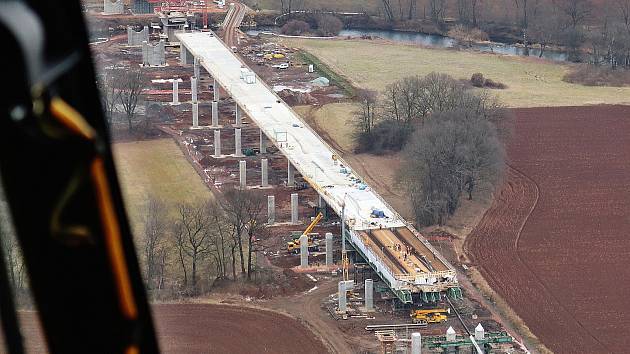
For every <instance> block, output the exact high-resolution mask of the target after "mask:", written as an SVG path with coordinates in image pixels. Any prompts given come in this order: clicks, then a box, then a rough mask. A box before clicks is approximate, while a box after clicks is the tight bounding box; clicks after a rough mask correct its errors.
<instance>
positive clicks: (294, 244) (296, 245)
mask: <svg viewBox="0 0 630 354" xmlns="http://www.w3.org/2000/svg"><path fill="white" fill-rule="evenodd" d="M323 217H324V214H322V213H321V212H320V213H317V216H316V217H315V219H313V221H311V223H310V225H308V227H307V228H306V230H304V232H303V233H302V236H303V235H306V236H307V237H308V234H310V233H311V231H313V229H314V228H315V226H316V225H317V224H318V223H319V221H320V220H321V219H322V218H323ZM312 243H313V240H311V238H310V237H309V239H308V245H309V247H311V246H312ZM299 249H300V239H299V238H298V239H297V240H293V241H289V242H287V252H295V251H297V250H299Z"/></svg>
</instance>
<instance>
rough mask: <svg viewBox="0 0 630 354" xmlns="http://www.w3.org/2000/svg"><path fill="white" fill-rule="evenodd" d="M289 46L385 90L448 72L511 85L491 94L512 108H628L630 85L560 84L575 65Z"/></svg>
mask: <svg viewBox="0 0 630 354" xmlns="http://www.w3.org/2000/svg"><path fill="white" fill-rule="evenodd" d="M278 40H279V41H281V42H283V43H284V44H286V45H287V46H289V47H298V48H302V49H305V50H306V51H308V52H309V53H311V54H313V55H315V56H316V57H318V58H319V59H320V60H321V61H322V62H324V63H325V64H326V65H328V66H329V67H330V68H332V69H333V70H334V71H335V72H337V73H339V74H341V75H343V76H345V77H346V78H347V79H348V80H349V81H350V82H352V83H353V84H354V85H356V86H359V87H362V88H369V89H373V90H379V91H380V90H382V89H383V88H384V87H385V86H386V85H388V84H390V83H392V82H394V81H396V80H399V79H401V78H404V77H407V76H412V75H426V74H428V73H430V72H434V71H435V72H443V73H447V74H449V75H451V76H453V77H455V78H458V79H466V80H468V79H470V77H471V75H472V74H473V73H476V72H481V73H483V74H484V76H485V77H486V78H490V79H492V80H494V81H499V82H502V83H504V84H506V85H508V89H505V90H490V93H493V94H496V95H497V96H498V97H499V98H500V99H501V100H502V102H503V103H504V104H506V105H507V106H509V107H545V106H573V105H591V104H617V103H620V104H630V87H624V88H617V87H586V86H582V85H576V84H569V83H566V82H563V81H562V77H563V76H564V74H565V73H566V72H567V71H568V70H570V68H571V66H570V65H566V64H558V63H553V62H549V61H545V60H539V59H537V58H523V57H514V56H501V55H495V54H492V53H478V52H472V51H456V50H447V49H427V48H422V47H419V46H416V45H404V44H392V43H388V42H385V41H368V40H312V39H287V38H282V39H278Z"/></svg>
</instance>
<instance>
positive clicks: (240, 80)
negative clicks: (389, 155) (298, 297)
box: [175, 31, 461, 303]
mask: <svg viewBox="0 0 630 354" xmlns="http://www.w3.org/2000/svg"><path fill="white" fill-rule="evenodd" d="M175 35H176V37H177V39H178V40H179V41H180V47H181V53H180V58H181V60H182V62H183V63H190V64H192V63H195V64H196V66H199V67H202V68H204V69H205V70H206V71H207V72H208V73H209V74H210V75H211V76H212V77H213V79H214V80H215V91H216V88H217V87H218V86H217V85H220V87H221V88H223V89H224V90H225V91H226V92H227V93H228V94H229V95H230V96H231V97H232V98H233V100H234V101H235V102H236V105H237V107H236V111H237V120H238V119H239V118H238V111H242V112H244V113H245V114H247V115H248V116H249V117H250V118H251V119H252V121H253V122H255V123H256V124H257V125H258V127H259V128H260V129H261V132H262V133H263V134H264V135H265V136H266V137H267V139H269V140H270V141H271V142H273V143H274V144H275V145H276V146H277V148H278V149H279V150H280V151H281V152H282V153H283V154H284V155H285V156H286V157H287V159H288V160H289V164H290V168H295V169H296V170H297V171H298V172H300V173H301V174H302V176H303V177H304V179H305V180H306V181H307V182H308V183H309V184H310V185H311V186H312V187H313V188H314V189H315V190H316V191H317V192H318V193H319V195H320V196H321V197H322V198H323V199H324V200H325V201H326V203H327V204H328V205H329V206H330V207H331V208H332V209H333V210H334V211H335V212H336V213H337V214H338V215H340V216H341V217H342V220H343V223H344V225H345V227H344V228H343V229H345V236H346V239H347V240H349V242H350V243H351V245H352V246H353V248H354V249H355V250H356V251H357V252H358V253H359V254H360V255H361V256H362V257H363V258H364V259H365V260H366V261H367V262H368V263H369V264H370V266H371V267H372V268H373V269H374V271H375V272H376V273H377V274H378V275H379V276H380V277H381V279H382V280H383V281H384V282H385V283H386V284H387V285H388V286H389V288H390V289H391V290H392V291H393V292H394V294H396V296H397V297H398V298H399V299H400V300H401V301H402V302H403V303H413V302H415V301H424V302H434V301H437V300H439V299H440V298H441V297H442V296H443V295H444V294H445V293H447V294H449V295H450V296H453V297H459V296H461V291H460V289H459V285H458V282H457V277H456V272H455V270H454V268H453V266H452V265H451V264H449V263H448V261H446V259H444V257H443V256H442V255H440V254H439V253H438V252H437V251H436V250H435V249H434V248H433V246H431V244H430V243H429V242H428V241H427V240H426V239H425V238H424V237H423V236H422V235H421V234H419V233H418V232H417V231H416V230H415V228H414V227H413V226H411V225H410V224H409V223H407V222H406V221H405V220H404V219H403V218H402V217H401V216H400V215H399V214H398V213H397V212H396V211H395V210H394V209H393V208H392V207H391V206H390V205H389V204H387V202H385V200H383V198H381V197H380V195H378V193H376V191H374V190H373V189H372V188H370V187H369V186H368V185H366V184H365V182H363V180H362V178H361V176H359V175H358V174H356V173H355V172H354V171H353V170H352V168H351V167H350V166H349V165H348V164H347V163H345V162H344V161H343V160H342V159H341V158H340V157H339V156H338V155H337V153H336V152H335V151H334V150H333V149H332V148H331V147H330V146H328V144H326V142H325V141H324V140H323V139H322V138H320V137H319V135H318V134H317V133H316V132H315V131H313V130H312V129H311V128H310V127H309V126H308V125H307V124H306V123H305V122H304V121H303V120H302V119H301V118H300V116H299V115H298V114H296V113H295V112H294V111H293V110H292V109H291V108H290V107H289V106H288V105H287V104H286V103H285V102H284V101H282V99H281V98H280V97H279V96H278V95H277V94H276V93H275V92H274V91H273V90H272V89H271V88H270V87H269V86H267V85H266V84H265V83H264V82H262V81H261V80H260V78H259V77H258V76H256V75H255V74H254V73H253V71H251V70H250V69H249V68H248V67H247V65H246V64H245V63H244V62H243V61H241V60H240V58H239V57H238V56H237V55H236V54H235V53H234V52H233V50H232V49H231V48H230V47H228V46H227V45H226V44H225V43H223V42H222V41H221V40H220V39H219V38H218V37H217V36H216V35H215V34H214V33H213V32H211V31H203V32H177V33H176V34H175ZM196 70H198V68H197V67H196ZM213 104H214V102H213ZM213 110H214V107H213ZM237 125H238V121H237ZM209 129H212V127H209Z"/></svg>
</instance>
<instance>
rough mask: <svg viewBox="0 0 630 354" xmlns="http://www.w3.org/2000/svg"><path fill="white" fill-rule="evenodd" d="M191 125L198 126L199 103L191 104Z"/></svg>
mask: <svg viewBox="0 0 630 354" xmlns="http://www.w3.org/2000/svg"><path fill="white" fill-rule="evenodd" d="M192 125H193V128H199V103H197V102H193V104H192Z"/></svg>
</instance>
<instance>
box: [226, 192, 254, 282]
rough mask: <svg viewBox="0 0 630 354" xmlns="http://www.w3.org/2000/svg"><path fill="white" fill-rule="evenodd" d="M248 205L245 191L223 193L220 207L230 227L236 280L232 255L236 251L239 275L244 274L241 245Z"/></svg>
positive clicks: (242, 248) (245, 226) (243, 252)
mask: <svg viewBox="0 0 630 354" xmlns="http://www.w3.org/2000/svg"><path fill="white" fill-rule="evenodd" d="M248 204H249V195H248V193H247V191H246V190H243V189H234V190H229V191H227V192H226V193H225V198H223V200H222V206H223V209H224V210H225V213H226V215H227V219H228V222H229V223H230V226H231V227H232V238H233V241H234V244H233V246H232V250H231V251H232V264H233V266H232V268H233V272H234V278H235V279H236V273H235V271H234V262H235V261H236V257H235V256H236V255H235V254H234V251H235V248H236V249H238V252H239V254H238V256H239V257H238V258H239V260H240V266H241V274H245V249H244V245H243V238H244V237H245V235H246V229H247V222H248V221H249V220H248V215H247V208H248Z"/></svg>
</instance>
